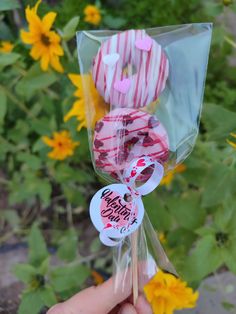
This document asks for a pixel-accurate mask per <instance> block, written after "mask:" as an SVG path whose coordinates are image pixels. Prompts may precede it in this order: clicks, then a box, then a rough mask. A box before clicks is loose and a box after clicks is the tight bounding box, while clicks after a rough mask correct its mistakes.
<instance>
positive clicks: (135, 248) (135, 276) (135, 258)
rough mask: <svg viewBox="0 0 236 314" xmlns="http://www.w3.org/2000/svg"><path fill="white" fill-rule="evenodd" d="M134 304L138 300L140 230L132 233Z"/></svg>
mask: <svg viewBox="0 0 236 314" xmlns="http://www.w3.org/2000/svg"><path fill="white" fill-rule="evenodd" d="M131 250H132V251H131V258H132V283H133V304H134V305H136V303H137V300H138V230H136V231H135V232H134V233H132V234H131Z"/></svg>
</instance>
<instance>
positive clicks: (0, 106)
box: [0, 90, 7, 124]
mask: <svg viewBox="0 0 236 314" xmlns="http://www.w3.org/2000/svg"><path fill="white" fill-rule="evenodd" d="M6 113H7V96H6V94H5V93H4V91H2V90H0V124H2V123H3V121H4V118H5V115H6Z"/></svg>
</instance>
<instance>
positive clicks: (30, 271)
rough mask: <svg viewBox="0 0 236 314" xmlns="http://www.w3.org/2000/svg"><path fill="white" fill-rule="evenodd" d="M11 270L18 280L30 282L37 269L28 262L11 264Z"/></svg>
mask: <svg viewBox="0 0 236 314" xmlns="http://www.w3.org/2000/svg"><path fill="white" fill-rule="evenodd" d="M12 272H13V274H14V275H15V276H16V277H17V278H18V279H19V280H21V281H22V282H24V283H26V284H30V282H31V281H32V279H33V278H34V277H35V276H36V274H37V270H36V269H35V268H34V267H33V266H32V265H30V264H16V265H14V266H13V269H12Z"/></svg>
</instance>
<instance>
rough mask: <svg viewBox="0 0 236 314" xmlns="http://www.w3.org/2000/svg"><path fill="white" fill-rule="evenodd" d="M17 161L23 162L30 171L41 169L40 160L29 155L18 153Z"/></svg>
mask: <svg viewBox="0 0 236 314" xmlns="http://www.w3.org/2000/svg"><path fill="white" fill-rule="evenodd" d="M17 160H19V161H21V162H25V163H26V164H27V166H28V167H29V168H31V169H32V170H38V169H40V167H41V159H40V158H39V157H37V156H35V155H32V154H29V153H23V152H22V153H18V155H17Z"/></svg>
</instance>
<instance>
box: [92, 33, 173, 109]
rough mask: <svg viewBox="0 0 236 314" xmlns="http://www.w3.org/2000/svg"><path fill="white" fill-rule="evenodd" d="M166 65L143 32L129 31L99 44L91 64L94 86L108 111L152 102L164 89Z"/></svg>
mask: <svg viewBox="0 0 236 314" xmlns="http://www.w3.org/2000/svg"><path fill="white" fill-rule="evenodd" d="M168 74H169V62H168V59H167V57H166V55H165V53H164V51H163V49H162V47H161V46H160V45H159V44H158V43H157V42H156V41H155V40H153V39H152V38H151V37H149V36H148V35H147V34H146V32H145V31H144V30H129V31H125V32H122V33H118V34H116V35H113V36H111V37H110V38H109V39H108V40H106V41H105V42H103V43H102V44H101V47H100V49H99V51H98V53H97V55H96V57H95V59H94V61H93V66H92V76H93V80H94V82H95V86H96V88H97V90H98V91H99V93H100V94H101V95H102V96H103V98H104V99H105V101H106V102H107V103H109V104H110V105H111V107H112V108H124V107H126V108H127V107H128V108H139V107H143V106H146V105H148V104H149V103H151V102H153V101H155V100H156V99H157V98H158V97H159V95H160V93H161V92H162V91H163V89H164V88H165V85H166V80H167V77H168Z"/></svg>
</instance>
